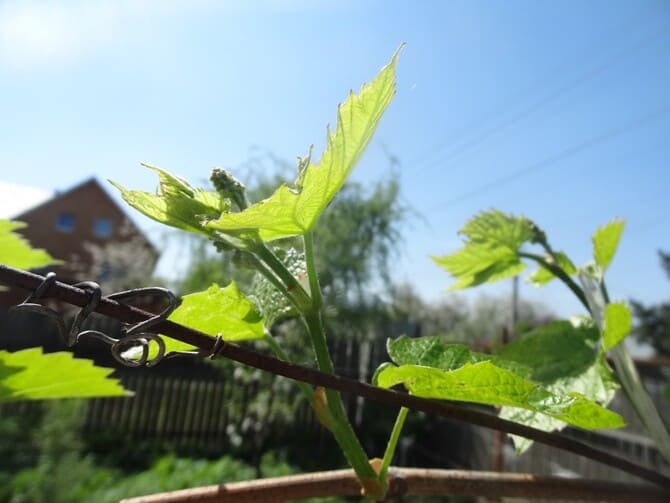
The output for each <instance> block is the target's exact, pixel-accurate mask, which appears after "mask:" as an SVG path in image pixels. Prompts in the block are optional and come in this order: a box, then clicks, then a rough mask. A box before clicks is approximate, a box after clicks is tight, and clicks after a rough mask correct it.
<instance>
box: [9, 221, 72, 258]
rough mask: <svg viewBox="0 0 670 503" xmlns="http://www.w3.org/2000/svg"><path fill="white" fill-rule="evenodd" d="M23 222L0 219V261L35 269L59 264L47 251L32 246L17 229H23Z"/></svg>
mask: <svg viewBox="0 0 670 503" xmlns="http://www.w3.org/2000/svg"><path fill="white" fill-rule="evenodd" d="M24 227H26V224H24V223H23V222H12V221H10V220H4V219H0V262H1V263H3V264H5V265H9V266H11V267H16V268H18V269H34V268H37V267H44V266H46V265H49V264H59V263H61V262H60V261H58V260H54V259H53V258H52V257H51V256H50V255H49V254H48V253H47V252H46V251H44V250H38V249H35V248H32V247H31V246H30V244H29V243H28V241H26V240H25V239H24V238H23V237H22V236H21V235H19V234H17V233H16V232H14V231H16V230H18V229H23V228H24Z"/></svg>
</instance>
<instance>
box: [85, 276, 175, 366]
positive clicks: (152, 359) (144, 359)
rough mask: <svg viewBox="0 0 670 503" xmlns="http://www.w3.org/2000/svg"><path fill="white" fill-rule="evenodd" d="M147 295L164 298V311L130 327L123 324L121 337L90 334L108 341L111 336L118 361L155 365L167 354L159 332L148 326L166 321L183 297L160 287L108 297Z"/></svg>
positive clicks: (113, 353)
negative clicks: (154, 345) (154, 352)
mask: <svg viewBox="0 0 670 503" xmlns="http://www.w3.org/2000/svg"><path fill="white" fill-rule="evenodd" d="M144 296H151V297H163V298H164V299H166V300H167V306H166V307H165V309H163V311H161V312H160V313H159V314H157V315H155V316H152V317H151V318H148V319H146V320H144V321H141V322H139V323H136V324H135V325H132V326H130V327H124V328H123V336H122V337H121V338H120V339H118V340H116V339H112V338H110V337H108V336H106V335H104V334H101V333H91V334H90V335H93V336H95V337H97V338H98V339H101V340H103V341H106V342H108V341H109V339H112V340H113V341H114V342H113V343H112V345H111V353H112V356H113V357H114V359H115V360H116V361H117V362H119V363H121V364H122V365H125V366H128V367H145V366H146V367H153V366H154V365H157V364H158V363H159V362H160V361H161V360H162V359H163V358H164V357H165V352H166V346H165V341H164V340H163V339H162V337H160V335H158V334H156V333H154V332H152V331H150V330H149V329H150V328H151V327H152V326H154V325H156V324H157V323H160V322H162V321H165V320H167V318H168V316H170V314H171V313H172V312H173V311H174V310H175V309H177V307H178V306H179V304H180V303H181V300H180V299H178V298H177V297H176V296H175V295H174V294H173V293H172V292H171V291H170V290H168V289H166V288H159V287H149V288H136V289H134V290H126V291H123V292H118V293H115V294H112V295H110V296H108V298H109V299H113V300H116V301H121V300H128V299H130V298H133V297H144ZM151 342H154V343H155V344H156V346H157V348H158V349H157V352H156V354H155V355H152V354H151V347H150V344H151ZM138 351H140V353H139V357H138V356H137V355H138Z"/></svg>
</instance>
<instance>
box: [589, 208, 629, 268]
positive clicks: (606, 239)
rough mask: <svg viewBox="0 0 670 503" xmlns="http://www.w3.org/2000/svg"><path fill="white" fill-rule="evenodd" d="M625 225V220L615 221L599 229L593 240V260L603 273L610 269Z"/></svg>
mask: <svg viewBox="0 0 670 503" xmlns="http://www.w3.org/2000/svg"><path fill="white" fill-rule="evenodd" d="M624 225H625V222H624V221H623V220H613V221H612V222H609V223H607V224H605V225H603V226H602V227H598V229H597V230H596V232H595V234H594V235H593V237H592V238H591V240H592V241H593V258H594V259H595V261H596V264H598V265H599V266H600V269H601V270H602V271H605V270H606V269H607V268H608V267H609V265H610V263H611V262H612V259H613V258H614V254H615V253H616V249H617V246H619V240H620V239H621V234H622V233H623V228H624Z"/></svg>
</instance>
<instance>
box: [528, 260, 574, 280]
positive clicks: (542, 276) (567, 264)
mask: <svg viewBox="0 0 670 503" xmlns="http://www.w3.org/2000/svg"><path fill="white" fill-rule="evenodd" d="M555 255H556V262H557V263H558V266H559V267H560V268H561V269H563V270H564V271H565V272H566V274H567V275H568V276H572V275H573V274H577V268H576V267H575V265H574V264H573V263H572V261H571V260H570V259H569V258H568V256H567V255H566V254H565V253H563V252H557V253H556V254H555ZM555 277H556V276H554V273H552V272H551V271H550V270H548V269H545V268H544V267H540V268H539V269H538V270H537V271H535V272H534V273H533V274H531V275H530V276H529V277H528V281H529V282H530V283H531V284H532V285H534V286H538V287H539V286H544V285H546V284H547V283H549V282H550V281H551V280H552V279H554V278H555Z"/></svg>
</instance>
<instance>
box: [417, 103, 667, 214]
mask: <svg viewBox="0 0 670 503" xmlns="http://www.w3.org/2000/svg"><path fill="white" fill-rule="evenodd" d="M668 111H670V104H667V105H665V106H663V107H661V108H657V109H656V110H654V111H652V112H650V113H647V114H645V115H642V116H641V117H638V118H636V119H634V120H632V121H630V122H628V123H626V124H624V125H623V126H619V127H617V128H613V129H610V130H609V131H606V132H604V133H602V134H599V135H597V136H594V137H591V138H589V139H587V140H585V141H582V142H580V143H578V144H576V145H573V146H571V147H568V148H566V149H563V150H561V151H560V152H557V153H555V154H553V155H551V156H549V157H546V158H544V159H542V160H540V161H537V162H534V163H532V164H530V165H528V166H526V167H525V168H522V169H519V170H517V171H514V172H512V173H510V174H508V175H505V176H503V177H500V178H497V179H495V180H492V181H490V182H487V183H485V184H482V185H480V186H479V187H477V188H476V189H473V190H470V191H468V192H465V193H463V194H461V195H459V196H457V197H455V198H452V199H449V200H447V201H445V202H443V203H439V204H436V205H434V206H432V207H431V208H429V211H430V210H435V209H441V208H445V207H448V206H452V205H454V204H456V203H459V202H461V201H464V200H466V199H469V198H471V197H474V196H477V195H479V194H481V193H482V192H486V191H488V190H491V189H495V188H498V187H500V186H502V185H506V184H508V183H510V182H513V181H514V180H517V179H519V178H522V177H523V176H524V175H527V174H528V173H530V172H532V171H537V170H539V169H542V168H546V167H548V166H551V165H552V164H556V163H557V162H559V161H562V160H564V159H567V158H569V157H572V156H574V155H576V154H579V153H581V152H583V151H585V150H588V149H589V148H593V147H595V146H596V145H599V144H601V143H605V142H607V141H610V140H612V139H613V138H616V137H618V136H621V135H623V134H625V133H627V132H629V131H631V130H633V129H636V128H638V127H640V126H642V125H644V124H646V123H647V122H650V121H651V120H653V119H655V118H657V117H659V116H662V115H664V114H666V113H667V112H668Z"/></svg>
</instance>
